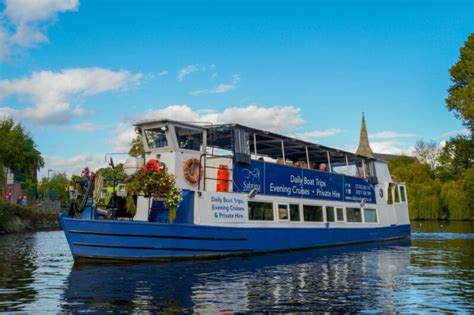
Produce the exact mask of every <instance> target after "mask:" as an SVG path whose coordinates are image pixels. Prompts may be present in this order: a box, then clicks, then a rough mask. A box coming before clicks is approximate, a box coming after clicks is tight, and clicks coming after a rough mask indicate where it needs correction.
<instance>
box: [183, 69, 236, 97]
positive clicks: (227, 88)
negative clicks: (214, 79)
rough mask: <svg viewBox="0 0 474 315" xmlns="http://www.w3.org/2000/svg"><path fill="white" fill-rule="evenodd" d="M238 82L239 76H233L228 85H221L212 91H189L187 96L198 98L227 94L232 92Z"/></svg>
mask: <svg viewBox="0 0 474 315" xmlns="http://www.w3.org/2000/svg"><path fill="white" fill-rule="evenodd" d="M239 82H240V76H239V75H237V74H235V75H234V76H233V77H232V80H231V81H230V83H221V84H219V85H218V86H216V87H215V88H212V89H199V90H194V91H191V92H190V93H189V94H191V95H193V96H198V95H202V94H220V93H227V92H229V91H232V90H234V89H235V88H236V87H237V84H239Z"/></svg>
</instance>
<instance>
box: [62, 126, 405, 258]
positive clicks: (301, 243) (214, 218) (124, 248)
mask: <svg viewBox="0 0 474 315" xmlns="http://www.w3.org/2000/svg"><path fill="white" fill-rule="evenodd" d="M136 130H137V132H138V133H139V134H140V135H141V138H142V139H143V145H144V149H145V152H146V154H145V161H148V160H150V159H156V160H158V161H159V162H160V163H161V164H165V165H166V168H167V170H168V172H170V173H172V174H173V175H174V176H175V178H176V185H177V186H178V187H179V188H180V189H181V195H182V201H181V202H180V204H179V207H178V208H177V212H176V219H175V220H174V221H173V222H172V223H171V222H170V221H169V216H168V211H169V210H168V209H166V207H165V206H164V204H163V202H161V201H160V200H149V198H145V197H144V196H139V197H138V198H137V211H136V213H135V214H134V216H133V217H132V218H127V217H126V215H125V214H123V213H124V211H123V209H120V207H121V206H122V207H123V202H115V205H112V206H111V207H110V209H109V210H107V209H105V211H104V209H100V208H99V207H98V206H97V205H96V204H95V203H94V200H93V198H90V196H91V194H92V193H91V192H90V190H91V189H89V191H88V192H86V193H85V197H84V200H83V203H82V205H81V207H80V214H78V215H75V216H66V215H62V216H61V224H62V227H63V229H64V233H65V235H66V238H67V241H68V243H69V246H70V249H71V252H72V254H73V256H74V258H75V259H83V258H84V259H86V258H87V259H118V260H168V259H184V258H200V257H217V256H228V255H245V254H257V253H266V252H274V251H287V250H299V249H305V248H315V247H325V246H333V245H341V244H352V243H362V242H372V241H384V240H392V239H400V238H407V237H410V222H409V216H408V205H407V194H406V187H405V184H403V183H397V182H396V181H394V179H393V178H392V176H391V175H390V173H389V169H388V167H387V163H386V162H385V161H383V160H378V159H375V158H369V157H366V156H363V155H358V154H354V153H350V152H345V151H343V150H339V149H334V148H330V147H326V146H322V145H318V144H314V143H310V142H307V141H303V140H299V139H296V138H292V137H287V136H283V135H280V134H276V133H273V132H268V131H263V130H258V129H255V128H250V127H246V126H243V125H239V124H222V125H200V124H192V123H185V122H178V121H172V120H154V121H142V122H139V123H137V124H136ZM132 161H134V160H133V159H129V160H128V163H126V167H127V166H128V167H130V166H132V164H133V163H131V162H132ZM145 161H143V162H145ZM143 162H142V163H143ZM190 168H192V169H194V170H196V172H195V173H193V172H191V171H190ZM117 198H118V197H117ZM110 210H113V211H110ZM121 213H122V214H121Z"/></svg>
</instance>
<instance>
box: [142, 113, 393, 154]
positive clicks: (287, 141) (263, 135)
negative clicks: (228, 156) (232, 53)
mask: <svg viewBox="0 0 474 315" xmlns="http://www.w3.org/2000/svg"><path fill="white" fill-rule="evenodd" d="M164 123H172V124H178V125H185V126H189V127H192V128H199V129H203V130H207V131H208V134H207V141H208V145H209V146H214V147H217V148H220V149H224V150H231V149H232V130H233V129H241V130H245V131H247V132H248V134H249V144H250V150H251V152H252V153H253V152H254V147H255V145H254V139H256V147H257V155H265V156H269V157H272V158H277V157H281V156H282V141H283V144H284V148H285V157H286V158H287V159H289V160H302V161H304V160H306V148H307V150H308V155H309V157H310V160H317V161H324V160H327V154H328V152H329V155H330V157H331V162H333V161H334V162H341V163H345V162H346V157H347V159H348V161H349V162H351V161H354V160H361V159H363V160H377V161H382V162H385V161H383V160H380V159H376V158H370V157H367V156H364V155H359V154H356V153H352V152H349V151H345V150H341V149H337V148H332V147H328V146H324V145H321V144H317V143H313V142H309V141H305V140H301V139H298V138H294V137H290V136H285V135H281V134H278V133H274V132H271V131H266V130H261V129H257V128H253V127H249V126H245V125H241V124H238V123H226V124H212V123H209V122H202V123H200V122H186V121H178V120H172V119H159V120H156V119H146V120H142V121H139V122H137V123H136V124H135V126H137V127H142V126H147V125H154V124H164Z"/></svg>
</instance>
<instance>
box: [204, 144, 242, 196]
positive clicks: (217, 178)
mask: <svg viewBox="0 0 474 315" xmlns="http://www.w3.org/2000/svg"><path fill="white" fill-rule="evenodd" d="M209 158H223V159H228V160H230V163H228V165H230V167H229V168H228V171H229V174H232V169H233V167H232V165H233V163H232V159H233V156H232V155H216V154H212V153H203V154H201V156H200V157H199V163H200V164H201V165H202V171H203V175H202V176H199V177H202V180H200V181H199V182H198V191H201V182H202V183H203V184H202V190H203V191H206V181H207V180H212V181H225V182H227V183H233V181H234V180H233V179H232V178H231V177H230V176H229V178H227V179H223V178H219V176H216V177H214V176H209V175H208V170H216V173H217V172H218V171H219V169H220V168H221V166H220V165H219V166H214V165H208V163H207V162H208V160H209ZM199 171H201V170H199Z"/></svg>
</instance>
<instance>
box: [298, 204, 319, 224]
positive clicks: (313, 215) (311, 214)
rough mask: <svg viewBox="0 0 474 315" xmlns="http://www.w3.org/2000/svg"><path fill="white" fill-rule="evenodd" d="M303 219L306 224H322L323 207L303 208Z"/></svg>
mask: <svg viewBox="0 0 474 315" xmlns="http://www.w3.org/2000/svg"><path fill="white" fill-rule="evenodd" d="M303 219H304V221H308V222H323V207H322V206H306V205H305V206H303Z"/></svg>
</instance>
